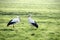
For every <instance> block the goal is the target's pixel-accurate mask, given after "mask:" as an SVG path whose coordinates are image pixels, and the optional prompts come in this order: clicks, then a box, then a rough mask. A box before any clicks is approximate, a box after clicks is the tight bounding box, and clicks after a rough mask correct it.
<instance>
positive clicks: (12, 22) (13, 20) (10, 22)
mask: <svg viewBox="0 0 60 40" xmlns="http://www.w3.org/2000/svg"><path fill="white" fill-rule="evenodd" d="M18 22H20V19H19V16H17V17H16V18H13V19H11V20H10V21H9V22H8V24H7V26H9V25H13V28H14V24H15V23H18Z"/></svg>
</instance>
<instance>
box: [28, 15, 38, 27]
mask: <svg viewBox="0 0 60 40" xmlns="http://www.w3.org/2000/svg"><path fill="white" fill-rule="evenodd" d="M28 21H29V23H30V24H32V25H33V26H35V27H36V28H38V24H37V23H36V21H34V20H33V19H32V18H31V15H29V16H28Z"/></svg>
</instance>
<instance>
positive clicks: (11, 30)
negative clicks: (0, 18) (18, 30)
mask: <svg viewBox="0 0 60 40" xmlns="http://www.w3.org/2000/svg"><path fill="white" fill-rule="evenodd" d="M0 31H14V30H13V29H0Z"/></svg>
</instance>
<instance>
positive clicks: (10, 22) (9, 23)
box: [7, 20, 16, 26]
mask: <svg viewBox="0 0 60 40" xmlns="http://www.w3.org/2000/svg"><path fill="white" fill-rule="evenodd" d="M14 23H16V22H12V20H10V21H9V22H8V24H7V26H9V25H11V24H14Z"/></svg>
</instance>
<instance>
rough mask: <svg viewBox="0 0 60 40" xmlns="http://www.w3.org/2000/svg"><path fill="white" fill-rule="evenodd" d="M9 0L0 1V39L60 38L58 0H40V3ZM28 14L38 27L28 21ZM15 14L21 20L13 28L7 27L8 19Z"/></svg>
mask: <svg viewBox="0 0 60 40" xmlns="http://www.w3.org/2000/svg"><path fill="white" fill-rule="evenodd" d="M9 2H10V1H8V0H6V1H5V3H4V1H2V0H1V1H0V40H60V1H59V0H57V1H56V0H55V2H52V1H49V0H47V1H42V2H41V4H39V0H38V1H35V2H36V3H35V2H34V1H33V2H32V3H30V2H31V1H28V2H27V0H26V1H22V0H21V3H19V2H18V1H15V3H13V2H14V1H13V2H12V1H11V2H12V3H9ZM16 2H17V3H16ZM24 2H25V3H24ZM44 2H45V3H44ZM34 3H35V4H34ZM29 14H31V15H32V18H33V19H34V20H35V21H36V22H37V23H38V25H39V27H38V29H36V28H35V27H34V26H31V25H30V23H28V17H27V16H28V15H29ZM16 16H20V19H21V22H20V23H18V24H15V28H13V27H12V25H11V26H9V27H7V23H8V22H9V20H11V19H13V18H14V17H16Z"/></svg>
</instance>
